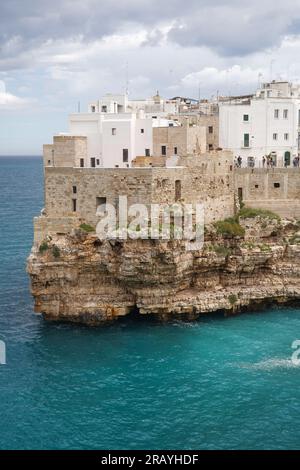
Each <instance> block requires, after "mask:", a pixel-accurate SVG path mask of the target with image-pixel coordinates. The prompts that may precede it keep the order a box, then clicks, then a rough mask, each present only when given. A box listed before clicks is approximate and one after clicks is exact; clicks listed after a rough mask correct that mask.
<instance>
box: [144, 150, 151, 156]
mask: <svg viewBox="0 0 300 470" xmlns="http://www.w3.org/2000/svg"><path fill="white" fill-rule="evenodd" d="M145 155H146V157H150V149H145Z"/></svg>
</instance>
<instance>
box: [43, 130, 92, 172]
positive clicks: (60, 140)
mask: <svg viewBox="0 0 300 470" xmlns="http://www.w3.org/2000/svg"><path fill="white" fill-rule="evenodd" d="M81 159H83V160H84V162H86V159H87V138H86V137H84V136H70V135H58V136H54V137H53V144H51V145H44V166H45V167H48V166H55V167H60V168H61V167H74V166H77V167H79V166H80V160H81Z"/></svg>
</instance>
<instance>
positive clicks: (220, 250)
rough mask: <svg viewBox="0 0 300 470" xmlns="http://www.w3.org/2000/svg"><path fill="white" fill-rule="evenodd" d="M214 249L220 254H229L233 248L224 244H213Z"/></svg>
mask: <svg viewBox="0 0 300 470" xmlns="http://www.w3.org/2000/svg"><path fill="white" fill-rule="evenodd" d="M212 250H213V251H214V252H215V253H216V254H217V255H220V256H229V255H230V254H231V249H230V248H227V247H226V246H224V245H212Z"/></svg>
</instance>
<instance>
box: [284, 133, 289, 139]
mask: <svg viewBox="0 0 300 470" xmlns="http://www.w3.org/2000/svg"><path fill="white" fill-rule="evenodd" d="M284 140H289V135H288V133H287V132H286V133H285V134H284Z"/></svg>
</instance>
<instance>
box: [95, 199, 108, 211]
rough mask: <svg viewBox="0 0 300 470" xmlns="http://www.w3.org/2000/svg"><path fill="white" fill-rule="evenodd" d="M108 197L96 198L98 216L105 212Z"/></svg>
mask: <svg viewBox="0 0 300 470" xmlns="http://www.w3.org/2000/svg"><path fill="white" fill-rule="evenodd" d="M105 205H106V197H96V212H97V215H100V214H103V213H104V212H105V209H106V208H105Z"/></svg>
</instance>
